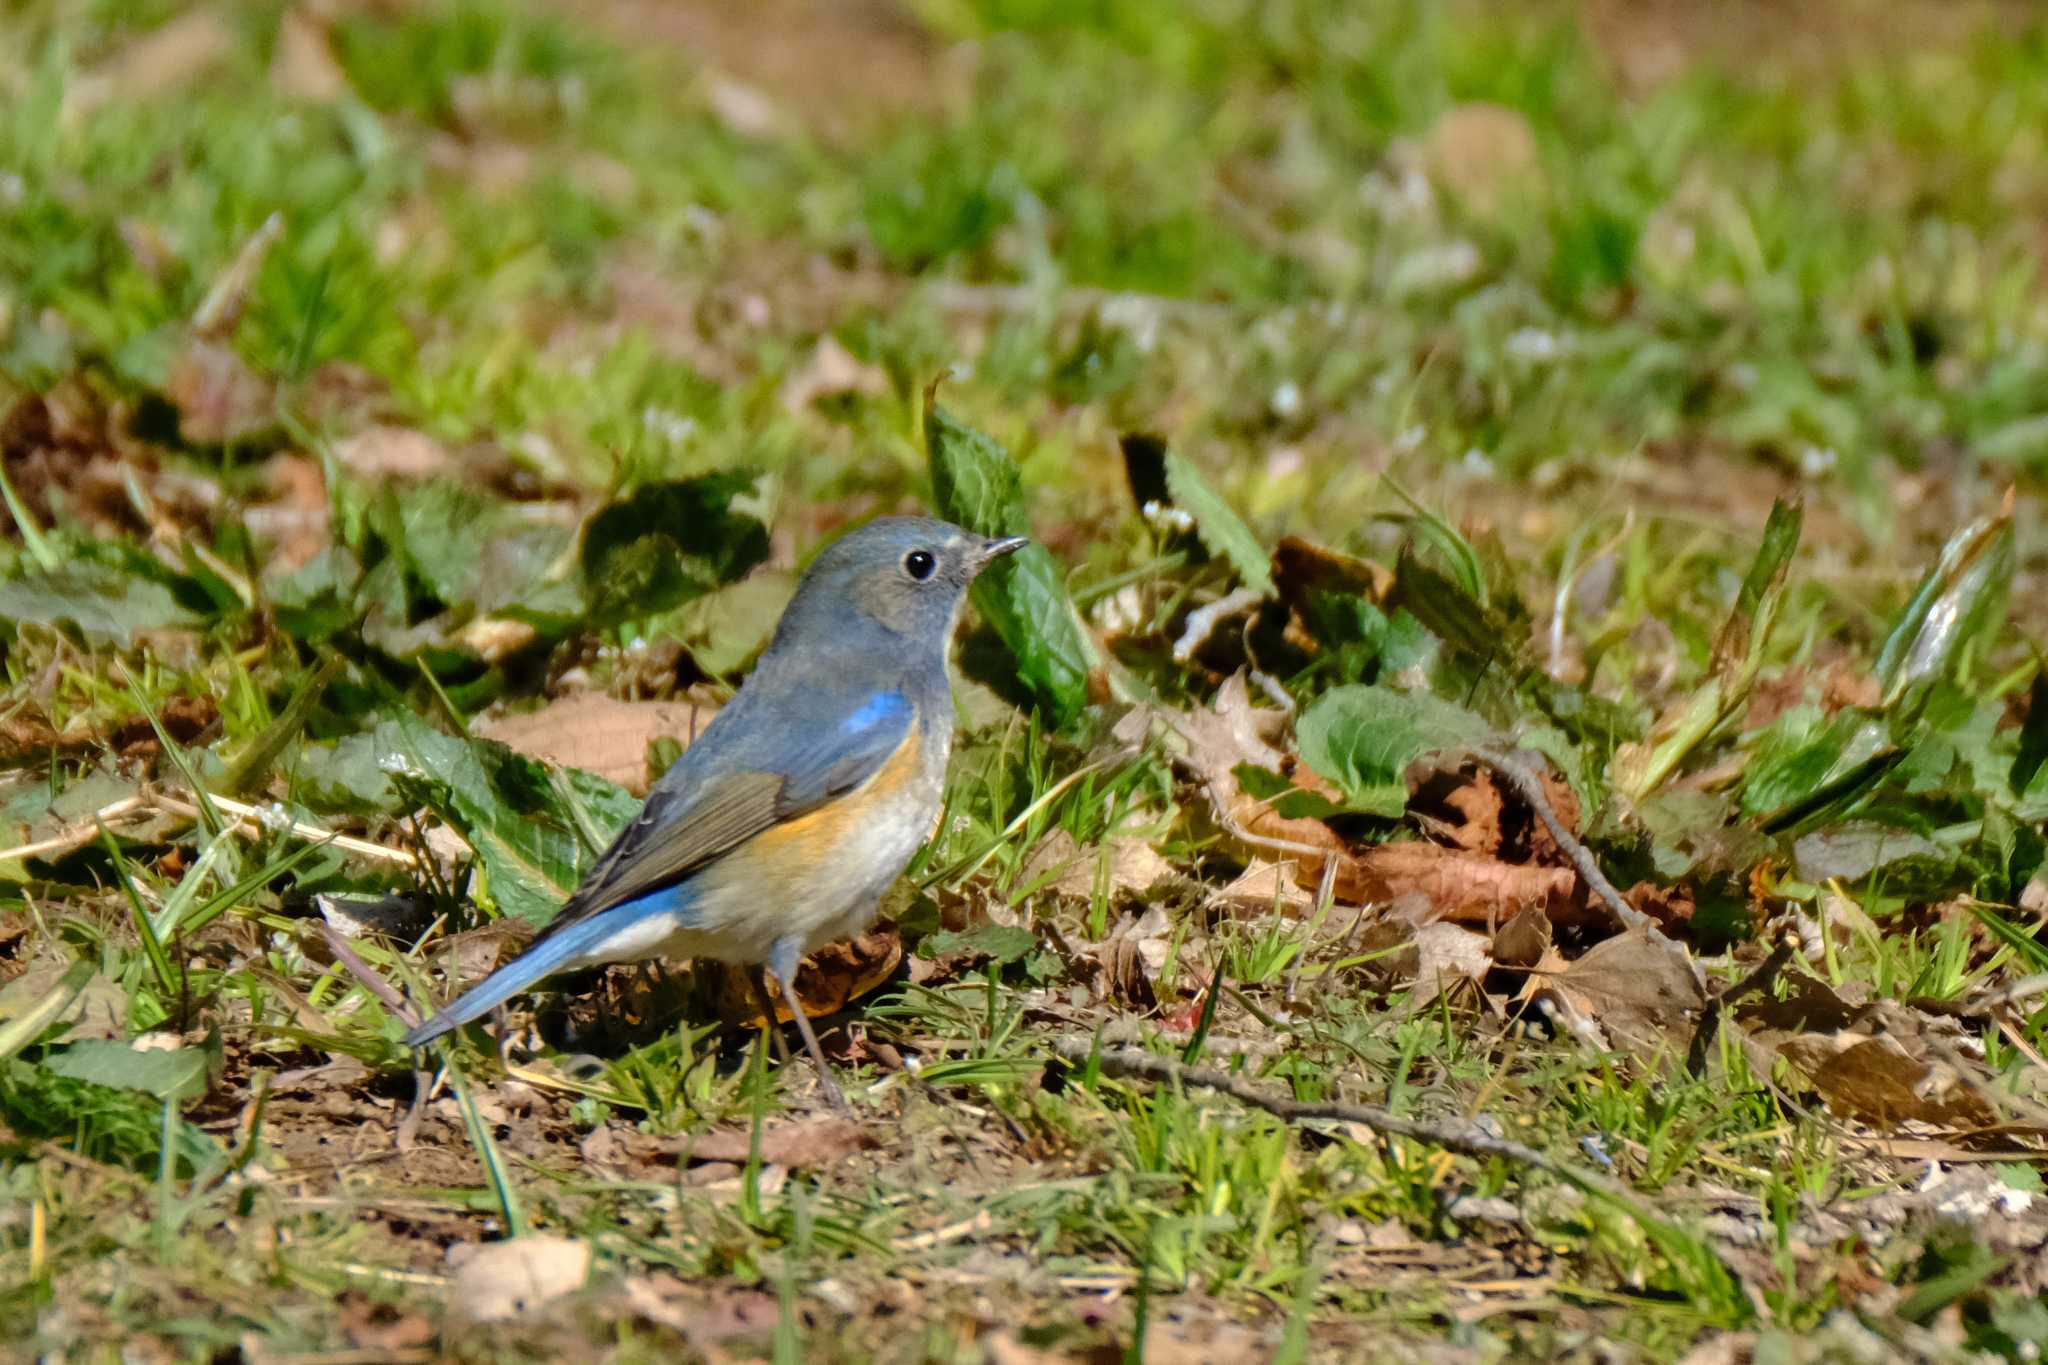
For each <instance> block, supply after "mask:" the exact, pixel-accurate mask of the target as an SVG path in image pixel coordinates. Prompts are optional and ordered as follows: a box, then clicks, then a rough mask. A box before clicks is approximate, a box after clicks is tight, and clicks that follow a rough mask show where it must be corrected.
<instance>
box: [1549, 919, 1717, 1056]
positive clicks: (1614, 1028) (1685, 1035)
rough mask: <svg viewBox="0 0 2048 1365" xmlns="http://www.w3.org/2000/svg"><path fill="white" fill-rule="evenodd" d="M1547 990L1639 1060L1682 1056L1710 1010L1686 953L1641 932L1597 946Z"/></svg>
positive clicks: (1556, 977) (1554, 977) (1551, 978)
mask: <svg viewBox="0 0 2048 1365" xmlns="http://www.w3.org/2000/svg"><path fill="white" fill-rule="evenodd" d="M1533 979H1534V978H1533V977H1532V980H1533ZM1548 986H1549V988H1550V989H1552V990H1554V991H1555V992H1556V993H1557V994H1558V995H1559V996H1560V997H1562V998H1563V1000H1564V1002H1565V1003H1566V1004H1568V1005H1569V1006H1570V1007H1571V1008H1573V1009H1574V1010H1576V1011H1577V1012H1578V1013H1579V1014H1580V1015H1581V1016H1582V1017H1584V1018H1586V1019H1590V1020H1594V1021H1597V1022H1598V1023H1599V1025H1600V1027H1601V1028H1602V1029H1603V1030H1604V1031H1605V1032H1606V1034H1607V1036H1608V1037H1609V1038H1610V1039H1612V1040H1613V1042H1614V1044H1615V1045H1616V1046H1617V1047H1621V1048H1625V1049H1627V1050H1628V1051H1630V1052H1633V1053H1635V1054H1636V1055H1637V1056H1639V1057H1651V1056H1654V1055H1656V1054H1658V1053H1660V1052H1661V1053H1663V1054H1665V1055H1667V1056H1682V1055H1684V1053H1685V1050H1686V1048H1687V1046H1688V1045H1689V1044H1690V1042H1691V1040H1692V1034H1693V1031H1694V1030H1695V1029H1696V1028H1697V1027H1698V1025H1699V1018H1700V1011H1701V1010H1703V1009H1705V1008H1706V990H1705V986H1704V985H1703V983H1702V981H1701V978H1700V973H1699V968H1698V967H1697V966H1696V965H1695V964H1694V963H1693V961H1692V959H1691V958H1690V957H1688V956H1687V955H1686V952H1685V949H1684V948H1683V947H1681V946H1680V945H1679V944H1677V943H1674V942H1672V941H1671V940H1669V939H1652V938H1651V937H1650V936H1649V935H1648V934H1647V933H1645V932H1643V931H1642V930H1630V931H1629V932H1627V933H1625V934H1618V935H1616V936H1615V937H1613V938H1610V939H1608V940H1607V941H1606V942H1604V943H1601V944H1599V945H1597V946H1596V947H1595V948H1594V949H1593V950H1592V951H1591V952H1589V953H1587V954H1586V955H1585V956H1584V957H1581V958H1580V959H1578V961H1576V962H1573V963H1572V964H1571V965H1569V966H1568V967H1566V968H1565V969H1564V970H1563V971H1562V972H1558V973H1556V974H1555V975H1551V976H1549V978H1548Z"/></svg>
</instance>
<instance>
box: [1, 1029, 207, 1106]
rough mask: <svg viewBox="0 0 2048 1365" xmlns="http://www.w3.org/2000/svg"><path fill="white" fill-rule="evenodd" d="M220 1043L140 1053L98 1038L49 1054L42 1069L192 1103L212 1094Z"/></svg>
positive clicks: (163, 1098) (123, 1045)
mask: <svg viewBox="0 0 2048 1365" xmlns="http://www.w3.org/2000/svg"><path fill="white" fill-rule="evenodd" d="M220 1062H221V1050H220V1043H219V1040H218V1039H216V1040H214V1041H213V1043H212V1045H211V1046H206V1045H201V1046H197V1047H181V1048H174V1049H171V1050H169V1051H156V1050H151V1051H146V1052H145V1051H139V1050H137V1049H136V1048H134V1047H132V1046H130V1045H129V1044H127V1043H124V1042H119V1041H116V1040H114V1039H110V1038H93V1039H88V1040H86V1041H84V1042H79V1043H72V1044H70V1045H69V1046H68V1047H62V1048H56V1049H53V1050H52V1051H50V1052H47V1053H45V1054H44V1055H43V1056H42V1058H41V1059H40V1061H39V1062H38V1065H40V1066H41V1067H42V1068H43V1069H44V1070H45V1071H48V1072H50V1073H52V1074H53V1075H58V1076H68V1077H70V1078H71V1079H72V1080H74V1081H91V1082H92V1083H93V1084H94V1085H105V1086H111V1087H113V1088H114V1089H116V1090H140V1091H143V1092H145V1093H147V1094H150V1095H154V1096H156V1098H158V1099H160V1100H169V1099H180V1100H183V1099H191V1098H192V1097H193V1096H195V1095H203V1094H205V1093H206V1084H207V1081H208V1080H209V1079H210V1078H211V1077H212V1075H213V1073H214V1072H215V1071H217V1070H218V1069H219V1067H220Z"/></svg>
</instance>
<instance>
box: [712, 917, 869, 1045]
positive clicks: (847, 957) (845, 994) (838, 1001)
mask: <svg viewBox="0 0 2048 1365" xmlns="http://www.w3.org/2000/svg"><path fill="white" fill-rule="evenodd" d="M902 961H903V936H902V935H901V934H900V933H898V932H897V930H896V926H895V925H894V924H892V923H890V922H888V921H887V920H883V921H880V922H878V923H876V924H875V925H874V926H873V927H872V928H870V929H869V930H868V931H867V932H866V933H864V934H862V935H861V936H860V937H859V938H854V939H846V940H843V941H841V942H839V943H831V944H827V945H826V946H825V947H823V948H820V949H818V951H817V952H815V953H812V954H811V955H810V956H809V957H807V958H805V959H804V960H803V963H802V965H801V966H799V967H798V968H797V972H796V997H797V999H798V1000H801V1001H802V1002H803V1006H804V1013H805V1014H807V1015H810V1016H811V1017H812V1018H816V1017H817V1016H819V1015H822V1014H837V1013H838V1012H839V1011H840V1010H843V1009H845V1008H846V1007H847V1006H848V1005H849V1004H851V1003H853V1002H854V1001H855V1000H858V999H860V997H862V996H863V995H866V994H867V993H868V992H869V991H871V990H873V989H874V988H875V987H877V986H879V985H881V984H882V983H883V982H884V981H887V980H888V979H889V978H890V976H891V975H893V974H894V973H895V971H896V966H897V964H898V963H900V962H902ZM707 965H711V964H707ZM716 968H717V973H718V974H717V976H716V977H715V978H714V981H715V986H714V989H715V991H716V993H717V1008H718V1014H719V1017H720V1018H723V1019H727V1020H730V1021H731V1022H733V1023H736V1024H739V1025H740V1026H741V1027H743V1028H759V1027H760V1026H761V1004H760V1001H759V1000H758V999H757V998H756V994H757V993H756V991H755V990H754V987H753V984H752V982H750V981H749V980H748V977H747V973H746V972H745V971H744V970H743V969H741V968H739V967H734V966H731V965H730V964H726V963H719V964H716ZM771 989H772V987H771ZM788 1018H789V1007H788V1006H787V1005H785V1004H784V1003H783V1001H782V999H781V997H780V995H779V994H778V995H777V998H776V1000H775V1019H776V1022H777V1023H781V1022H783V1021H785V1020H787V1019H788Z"/></svg>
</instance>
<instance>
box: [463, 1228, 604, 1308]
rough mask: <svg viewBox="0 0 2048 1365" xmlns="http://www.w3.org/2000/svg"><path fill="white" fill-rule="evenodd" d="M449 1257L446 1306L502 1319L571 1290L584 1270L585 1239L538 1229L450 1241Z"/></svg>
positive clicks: (586, 1256) (587, 1252)
mask: <svg viewBox="0 0 2048 1365" xmlns="http://www.w3.org/2000/svg"><path fill="white" fill-rule="evenodd" d="M458 1258H459V1259H458ZM449 1259H450V1260H451V1261H455V1263H456V1264H455V1273H454V1275H453V1276H452V1277H450V1279H449V1282H448V1306H449V1307H450V1308H451V1309H452V1310H453V1311H455V1312H456V1313H459V1314H461V1315H462V1316H464V1317H467V1318H470V1319H472V1320H474V1321H476V1322H503V1321H505V1320H507V1319H509V1318H515V1317H518V1316H519V1315H520V1314H521V1313H525V1312H528V1311H530V1310H532V1309H534V1308H538V1307H540V1306H541V1305H542V1304H545V1303H547V1302H549V1301H550V1300H553V1299H558V1298H560V1297H562V1296H563V1295H564V1294H572V1293H574V1292H575V1291H576V1290H578V1289H581V1288H582V1287H583V1281H584V1278H585V1277H586V1276H587V1275H588V1274H589V1273H590V1245H589V1243H587V1242H580V1241H577V1240H576V1239H575V1238H573V1237H555V1236H550V1235H546V1234H538V1233H536V1234H530V1235H528V1236H525V1237H515V1238H513V1239H512V1240H510V1241H506V1242H485V1243H468V1244H464V1245H461V1246H456V1247H453V1248H451V1249H450V1251H449Z"/></svg>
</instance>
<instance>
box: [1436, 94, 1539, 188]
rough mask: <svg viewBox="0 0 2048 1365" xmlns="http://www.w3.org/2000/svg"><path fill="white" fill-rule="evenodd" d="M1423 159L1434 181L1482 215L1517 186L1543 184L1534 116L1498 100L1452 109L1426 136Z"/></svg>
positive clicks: (1440, 118)
mask: <svg viewBox="0 0 2048 1365" xmlns="http://www.w3.org/2000/svg"><path fill="white" fill-rule="evenodd" d="M1422 160H1423V165H1424V167H1425V170H1426V172H1427V174H1428V176H1429V178H1430V180H1431V181H1432V182H1434V183H1435V184H1436V185H1438V186H1439V187H1441V188H1443V189H1446V190H1449V191H1451V192H1452V193H1453V194H1455V195H1456V196H1457V197H1458V198H1459V199H1461V200H1463V201H1464V202H1465V203H1466V204H1468V205H1470V206H1471V207H1473V208H1475V209H1477V210H1478V211H1479V212H1481V213H1489V214H1490V213H1492V212H1493V211H1494V210H1495V209H1496V208H1498V207H1499V206H1500V205H1501V204H1502V202H1503V200H1504V198H1505V196H1506V195H1507V194H1508V193H1509V191H1510V190H1512V189H1513V188H1514V187H1516V186H1517V185H1522V186H1528V185H1535V184H1540V182H1541V165H1540V162H1539V159H1538V157H1537V150H1536V134H1535V132H1534V131H1533V130H1532V129H1531V128H1530V126H1529V120H1528V119H1526V118H1524V117H1523V116H1522V115H1521V114H1519V113H1517V112H1516V111H1514V110H1513V109H1509V108H1506V107H1504V106H1502V105H1498V104H1484V103H1472V104H1457V105H1453V106H1451V107H1450V108H1449V109H1446V110H1445V111H1444V112H1443V114H1442V115H1441V116H1440V117H1439V118H1438V119H1437V121H1436V123H1435V125H1434V126H1433V127H1431V128H1430V130H1429V132H1428V134H1427V135H1426V136H1425V137H1424V138H1423V141H1422Z"/></svg>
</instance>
